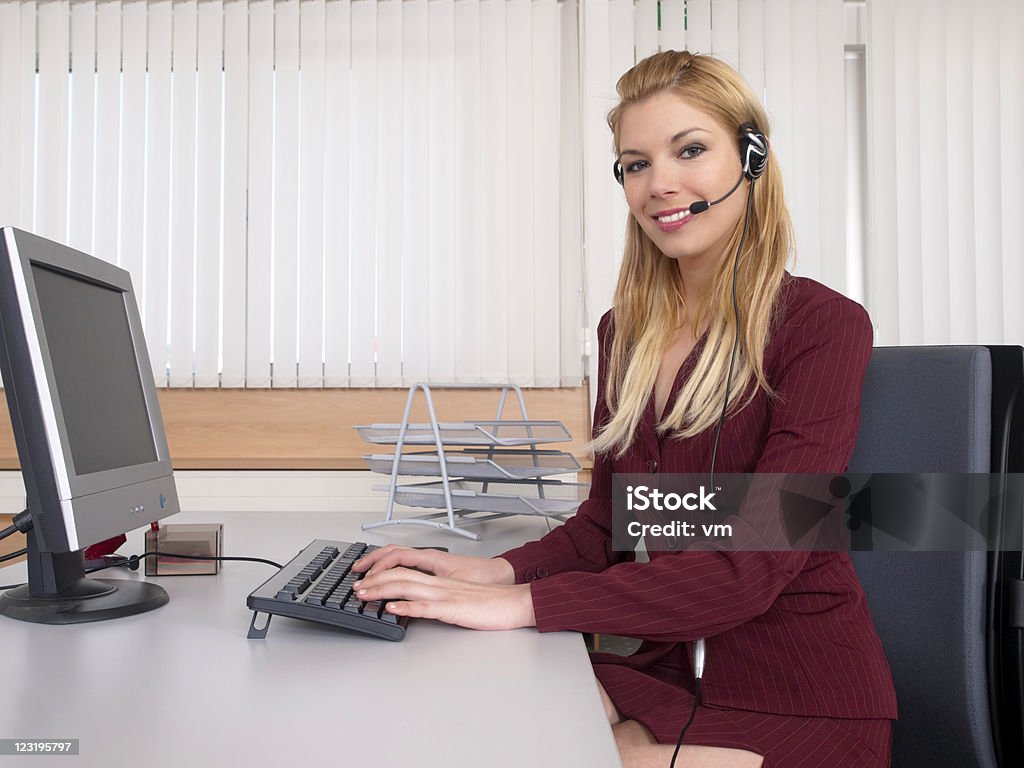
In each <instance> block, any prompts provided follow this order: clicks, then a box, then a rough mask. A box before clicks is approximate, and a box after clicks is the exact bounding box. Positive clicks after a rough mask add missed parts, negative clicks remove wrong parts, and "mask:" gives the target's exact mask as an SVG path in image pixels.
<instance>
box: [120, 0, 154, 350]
mask: <svg viewBox="0 0 1024 768" xmlns="http://www.w3.org/2000/svg"><path fill="white" fill-rule="evenodd" d="M121 25H122V28H123V41H124V42H123V45H124V49H123V52H122V54H121V62H119V63H118V68H119V69H120V67H122V66H123V67H124V74H123V76H122V81H121V89H119V90H121V91H122V93H121V129H122V131H123V137H122V139H121V167H120V173H121V184H120V186H121V199H120V203H121V205H120V228H119V238H120V264H121V267H122V268H123V269H127V270H128V271H129V272H130V273H131V276H132V285H133V286H134V287H135V293H136V298H137V299H138V301H139V312H140V313H141V315H142V317H143V321H144V323H148V312H147V301H146V290H147V285H146V272H145V267H144V261H143V257H144V255H145V252H146V242H147V241H146V205H145V202H146V191H145V190H146V39H147V26H148V21H147V14H146V4H145V3H125V4H124V6H123V15H122V18H121ZM146 339H147V341H148V340H149V326H148V325H146ZM150 362H152V361H150Z"/></svg>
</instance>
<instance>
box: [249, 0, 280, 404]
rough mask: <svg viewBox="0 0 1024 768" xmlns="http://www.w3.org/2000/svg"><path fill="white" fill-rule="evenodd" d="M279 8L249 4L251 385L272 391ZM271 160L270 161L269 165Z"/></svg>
mask: <svg viewBox="0 0 1024 768" xmlns="http://www.w3.org/2000/svg"><path fill="white" fill-rule="evenodd" d="M273 93H274V4H273V2H270V1H269V0H260V1H259V2H250V3H249V120H248V135H249V158H248V163H249V168H248V196H249V203H248V222H249V227H248V233H247V244H246V273H245V274H246V284H247V286H248V288H247V293H246V330H245V345H246V357H245V385H246V386H247V387H269V386H270V383H271V381H270V359H271V354H272V352H271V338H270V311H269V310H270V307H271V293H270V284H271V256H270V250H271V238H272V237H273V214H274V211H273V199H272V190H273V181H274V178H273V167H274V166H273V157H274V133H273V131H274V129H273V125H274V102H273ZM268 160H269V162H268Z"/></svg>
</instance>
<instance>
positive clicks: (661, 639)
mask: <svg viewBox="0 0 1024 768" xmlns="http://www.w3.org/2000/svg"><path fill="white" fill-rule="evenodd" d="M780 309H781V313H780V322H779V324H778V326H777V329H776V330H775V332H774V333H773V335H772V337H771V339H770V341H769V343H768V346H767V348H766V352H765V370H766V374H767V376H768V380H769V382H770V383H771V384H772V385H773V387H774V388H775V390H776V392H777V393H778V394H779V395H780V396H781V397H780V398H779V399H777V400H773V401H771V402H769V400H768V398H767V396H766V395H765V393H764V392H763V391H759V392H758V393H757V394H756V395H755V397H754V399H753V401H752V402H751V403H750V404H749V405H748V406H747V407H746V408H744V409H743V410H742V411H740V412H739V413H737V414H735V415H734V416H731V417H730V418H729V419H727V420H726V422H725V424H724V427H723V429H722V436H721V440H720V444H719V449H718V458H717V459H716V467H715V471H716V473H729V472H736V473H749V472H771V473H788V472H797V473H819V472H820V473H825V472H842V471H844V470H845V468H846V466H847V463H848V461H849V459H850V455H851V454H852V452H853V446H854V441H855V438H856V435H857V427H858V422H859V407H860V393H861V385H862V383H863V379H864V371H865V368H866V366H867V362H868V358H869V357H870V354H871V344H872V330H871V323H870V321H869V319H868V316H867V313H866V312H865V311H864V309H863V308H862V307H861V306H860V305H859V304H856V303H855V302H853V301H850V300H849V299H846V298H845V297H843V296H842V295H840V294H838V293H836V292H834V291H832V290H830V289H829V288H827V287H825V286H823V285H821V284H819V283H816V282H814V281H812V280H808V279H805V278H794V277H790V276H788V275H787V277H786V280H785V282H784V285H783V290H782V292H781V294H780ZM613 333H614V329H613V323H612V320H611V313H610V312H609V313H608V314H606V315H605V316H604V317H603V318H602V319H601V322H600V325H599V327H598V334H599V341H600V350H601V357H600V361H599V377H598V396H597V406H596V408H595V412H594V424H595V425H600V424H602V423H604V422H605V421H606V420H607V419H608V418H609V413H608V409H607V407H606V406H605V402H604V386H605V376H606V368H607V366H606V358H607V354H608V350H609V349H610V341H611V338H612V334H613ZM702 344H703V339H702V340H701V341H699V342H698V344H697V347H695V349H694V351H693V352H692V353H691V354H690V356H689V357H688V358H687V359H686V360H685V361H684V362H683V364H682V365H681V366H680V370H679V374H678V375H677V378H676V381H675V384H674V388H673V390H672V394H671V395H670V398H669V402H670V403H671V402H673V401H674V399H675V394H676V392H678V390H679V388H680V386H681V385H682V384H683V382H684V381H685V380H686V378H687V377H688V376H689V375H690V372H691V371H692V369H693V366H694V364H695V362H696V358H697V355H698V354H699V349H700V347H701V346H702ZM654 426H655V421H654V398H653V394H652V397H651V399H650V401H649V402H648V405H647V412H646V415H645V417H644V419H643V422H642V425H641V427H640V430H639V431H640V434H639V435H638V436H637V439H636V440H634V442H633V444H632V446H631V447H630V449H629V451H628V452H627V453H626V454H625V455H624V456H623V457H622V458H621V459H612V458H609V457H608V456H607V455H602V456H598V457H597V458H596V460H595V464H594V473H593V484H592V487H591V491H590V497H589V498H588V499H587V500H586V501H585V502H584V503H583V504H582V505H581V506H580V508H579V511H578V512H577V514H576V515H575V516H574V517H573V518H571V519H569V520H568V521H567V522H566V523H565V525H563V526H560V527H559V528H556V529H555V530H553V531H552V532H551V533H550V534H548V535H547V536H545V537H544V538H543V539H541V540H539V541H535V542H531V543H529V544H526V545H525V546H523V547H519V548H517V549H514V550H511V551H509V552H506V553H505V554H504V555H503V557H505V558H506V559H507V560H508V561H509V562H511V563H512V566H513V567H514V568H515V573H516V580H517V582H520V583H521V582H530V583H531V591H532V596H533V605H534V611H535V613H536V617H537V628H538V629H539V630H540V631H541V632H551V631H557V630H576V631H581V632H595V633H608V634H616V635H625V636H628V637H635V638H642V639H644V640H645V641H647V642H645V643H644V644H643V645H642V646H641V648H640V650H639V651H638V652H637V653H636V654H634V655H633V656H631V657H615V656H612V655H610V654H596V655H595V656H594V657H593V658H592V660H593V662H594V664H595V667H596V668H597V670H598V672H599V673H600V672H602V669H601V667H602V666H604V665H614V669H607V668H606V670H604V671H608V672H609V673H611V674H609V677H608V680H609V681H611V680H613V679H614V681H615V685H610V683H609V682H606V688H608V689H609V693H610V695H611V696H612V699H613V701H615V703H616V705H618V706H619V708H620V711H623V713H624V714H630V713H631V716H634V717H636V716H637V711H636V710H637V708H638V707H639V708H640V709H643V708H645V707H649V708H652V711H650V712H647V713H646V717H644V718H638V719H644V720H646V721H647V722H649V723H650V722H652V721H657V720H659V719H661V717H662V716H663V717H664V718H665V719H666V722H669V723H674V724H675V726H674V727H676V728H678V723H679V722H681V720H680V717H682V715H683V714H685V713H682V712H679V711H676V710H677V709H678V707H677V706H674V705H671V702H673V701H676V700H677V699H678V694H680V693H681V691H680V690H679V688H686V689H692V684H693V673H692V669H691V666H690V658H689V648H690V646H689V645H688V644H687V641H691V640H694V639H696V638H701V637H703V638H706V639H707V664H706V667H705V671H704V678H703V700H704V702H705V703H706V704H708V705H711V706H720V707H727V708H735V709H742V710H753V711H758V712H767V713H776V714H783V715H803V716H816V717H843V718H895V717H896V696H895V692H894V689H893V684H892V677H891V674H890V672H889V667H888V664H887V662H886V660H885V656H884V655H883V652H882V646H881V643H880V641H879V639H878V635H877V634H876V632H875V629H874V625H873V623H872V620H871V616H870V614H869V612H868V606H867V603H866V602H865V598H864V593H863V591H862V589H861V587H860V584H859V582H858V581H857V577H856V574H855V573H854V570H853V566H852V565H851V562H850V558H849V556H848V555H847V554H846V553H842V552H838V553H837V552H723V551H688V552H652V553H651V555H650V562H649V563H638V562H635V561H634V555H633V553H632V552H616V551H614V550H613V548H612V543H611V530H610V529H611V480H612V473H614V472H641V473H643V472H678V473H704V472H707V471H708V468H709V467H708V465H709V463H710V456H711V448H712V442H713V439H714V432H715V430H714V428H711V429H708V430H707V431H705V432H704V433H703V434H701V435H699V436H697V437H694V438H691V439H688V440H678V439H674V438H671V437H665V438H663V439H662V438H659V437H658V435H657V433H656V432H655V430H654ZM600 677H601V679H602V680H603V681H604V680H605V674H600ZM613 689H614V690H613ZM673 689H674V690H673ZM659 706H660V707H662V708H663V709H664V710H665V711H664V712H663V713H661V712H659V711H658V707H659Z"/></svg>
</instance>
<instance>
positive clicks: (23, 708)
mask: <svg viewBox="0 0 1024 768" xmlns="http://www.w3.org/2000/svg"><path fill="white" fill-rule="evenodd" d="M377 516H378V515H376V514H373V515H370V514H367V515H355V514H352V513H306V512H301V513H298V512H282V513H273V514H271V513H265V512H259V513H244V514H242V513H226V512H220V513H217V514H215V515H214V514H207V515H203V514H197V513H183V514H180V515H177V516H175V517H173V518H170V519H169V520H167V521H165V522H166V523H179V522H223V523H224V541H225V554H227V555H243V556H256V557H266V558H269V559H271V560H277V561H278V562H280V563H285V562H287V561H288V560H289V559H290V558H291V557H293V556H294V555H295V554H296V553H297V552H298V551H299V549H301V547H303V546H305V545H306V544H308V543H309V542H310V541H311V540H312V539H314V538H331V539H339V540H343V541H366V542H369V543H371V544H386V543H390V542H394V543H401V544H411V545H420V546H422V545H435V546H438V545H439V546H446V547H448V548H449V549H450V550H451V551H453V552H460V553H465V554H479V555H492V554H497V553H498V552H501V551H503V550H505V549H508V548H510V547H512V546H515V545H517V544H519V543H521V542H523V541H526V540H528V539H532V538H537V537H539V536H541V535H543V533H544V532H545V531H546V524H545V522H544V521H543V520H540V519H536V518H526V517H517V518H508V519H504V520H497V521H491V522H486V523H481V524H476V525H475V526H474V528H473V529H474V530H476V531H478V532H479V533H481V534H482V535H483V540H482V541H480V542H472V541H469V540H466V539H463V538H462V537H459V536H455V535H452V534H445V533H441V532H433V531H430V530H429V529H427V528H420V527H413V526H409V527H392V528H388V529H377V530H375V531H362V530H360V527H359V524H360V523H362V522H364V521H366V520H370V519H374V518H376V517H377ZM141 540H142V536H141V533H140V532H136V533H134V534H132V535H131V536H130V537H129V544H128V545H127V546H125V547H122V551H124V552H140V551H141ZM272 574H273V569H272V568H271V567H270V566H266V565H261V564H257V563H224V564H223V570H222V571H221V573H220V574H219V575H217V576H177V577H163V578H157V579H155V580H156V581H157V582H158V583H159V584H160V585H161V586H163V587H164V588H165V589H166V590H167V592H168V594H169V595H170V598H171V600H170V603H169V604H168V605H166V606H164V607H162V608H159V609H157V610H156V611H152V612H149V613H144V614H140V615H138V616H131V617H127V618H123V619H117V620H113V621H106V622H99V623H92V624H77V625H68V626H49V625H39V624H30V623H25V622H19V621H13V620H10V619H6V618H3V617H0V649H2V653H3V661H2V664H3V672H0V689H2V693H0V739H19V740H22V739H24V740H35V739H79V740H80V744H79V748H80V754H79V756H77V757H75V756H33V757H31V758H28V757H25V758H17V757H8V758H4V757H0V766H3V765H7V764H8V763H10V764H11V765H14V764H28V765H32V766H40V768H42V767H43V766H49V765H53V766H67V767H68V768H70V766H73V765H81V766H90V767H91V766H137V765H143V766H152V767H153V768H157V767H160V766H168V768H170V767H171V766H173V768H181V766H242V765H253V766H272V765H291V766H303V765H314V764H315V765H317V766H359V767H360V768H377V767H378V766H379V767H380V768H391V767H392V766H394V767H395V768H398V767H399V766H418V767H419V768H429V767H430V766H445V768H458V767H460V766H473V767H474V768H477V767H478V766H495V767H496V766H510V767H512V766H514V767H515V768H523V766H541V767H542V768H543V767H547V766H552V767H554V766H557V767H558V768H572V767H573V766H581V767H582V766H586V767H587V768H602V767H603V766H608V767H609V768H615V767H617V766H620V762H619V758H618V753H617V751H616V749H615V743H614V740H613V739H612V735H611V730H610V728H609V727H608V724H607V721H606V719H605V716H604V713H603V710H602V707H601V702H600V698H599V696H598V693H597V687H596V684H595V682H594V676H593V673H592V672H591V668H590V663H589V661H588V659H587V654H586V650H585V647H584V644H583V640H582V638H581V637H580V635H578V634H575V633H552V634H546V635H541V634H539V633H538V632H537V631H536V630H534V629H520V630H514V631H508V632H475V631H471V630H466V629H460V628H457V627H450V626H446V625H443V624H440V623H435V622H428V621H415V622H413V623H412V624H411V625H410V627H409V631H408V634H407V636H406V638H405V640H403V641H402V642H398V643H394V642H389V641H386V640H378V639H375V638H368V637H362V636H358V635H354V634H348V633H345V632H342V631H339V630H336V629H333V628H329V627H326V626H322V625H317V624H312V623H310V622H301V621H295V620H291V619H287V618H283V617H280V616H277V617H274V619H273V621H272V623H271V625H270V631H269V634H268V635H267V638H266V639H265V640H248V639H246V633H247V631H248V629H249V621H250V618H251V616H252V612H251V611H250V610H249V609H248V608H246V606H245V599H246V596H247V595H248V594H249V593H250V592H251V591H252V590H253V589H255V588H256V587H257V586H258V585H259V584H262V583H263V581H265V580H266V579H268V578H269V577H270V576H271V575H272ZM97 576H99V574H97ZM103 576H104V577H114V578H116V577H124V578H140V577H139V576H138V575H137V574H129V572H128V571H124V570H123V569H119V568H118V569H110V570H109V571H105V572H104V573H103ZM24 579H25V565H24V564H23V563H22V564H18V565H16V566H11V567H8V568H5V569H2V570H0V584H11V583H15V582H19V581H23V580H24ZM261 619H265V616H261Z"/></svg>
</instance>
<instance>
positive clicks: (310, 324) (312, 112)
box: [298, 0, 333, 387]
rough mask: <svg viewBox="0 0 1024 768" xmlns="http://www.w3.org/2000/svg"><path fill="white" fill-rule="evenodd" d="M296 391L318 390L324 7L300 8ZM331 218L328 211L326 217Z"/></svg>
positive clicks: (321, 325)
mask: <svg viewBox="0 0 1024 768" xmlns="http://www.w3.org/2000/svg"><path fill="white" fill-rule="evenodd" d="M300 24H301V29H300V41H299V42H300V44H299V55H300V57H301V59H300V64H299V66H300V71H301V73H302V115H301V128H300V133H301V140H300V145H299V275H298V277H299V386H300V387H319V386H322V385H323V344H324V164H325V153H324V149H325V140H326V134H325V132H324V120H325V113H324V103H325V96H326V93H325V81H324V70H325V66H326V64H325V48H324V43H325V34H326V26H327V17H326V4H325V3H324V2H322V0H317V1H316V2H308V3H303V4H302V5H301V9H300ZM331 214H332V215H333V212H331Z"/></svg>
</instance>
